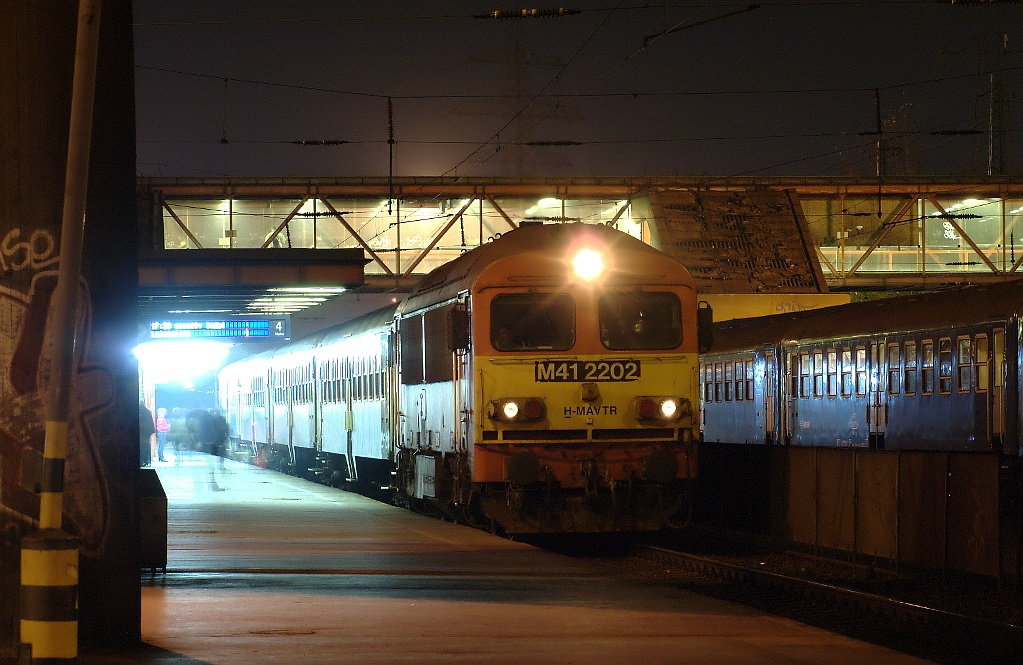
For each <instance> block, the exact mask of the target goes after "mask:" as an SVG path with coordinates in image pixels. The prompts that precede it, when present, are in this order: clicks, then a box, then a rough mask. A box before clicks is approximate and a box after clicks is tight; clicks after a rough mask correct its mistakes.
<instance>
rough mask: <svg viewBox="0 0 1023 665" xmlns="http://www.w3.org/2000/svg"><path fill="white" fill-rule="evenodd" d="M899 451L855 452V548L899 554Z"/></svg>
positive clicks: (868, 552)
mask: <svg viewBox="0 0 1023 665" xmlns="http://www.w3.org/2000/svg"><path fill="white" fill-rule="evenodd" d="M898 527H899V454H898V453H897V452H893V451H882V450H861V451H858V452H857V454H856V551H857V553H859V554H863V555H867V556H872V557H881V558H884V559H891V560H895V559H896V558H897V557H898V544H899V538H898Z"/></svg>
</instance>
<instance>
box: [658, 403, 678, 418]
mask: <svg viewBox="0 0 1023 665" xmlns="http://www.w3.org/2000/svg"><path fill="white" fill-rule="evenodd" d="M677 413H678V403H677V402H676V401H675V400H673V399H666V400H664V401H663V402H661V415H662V416H664V417H665V418H674V417H675V414H677Z"/></svg>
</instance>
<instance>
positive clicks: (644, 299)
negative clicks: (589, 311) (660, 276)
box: [598, 291, 682, 351]
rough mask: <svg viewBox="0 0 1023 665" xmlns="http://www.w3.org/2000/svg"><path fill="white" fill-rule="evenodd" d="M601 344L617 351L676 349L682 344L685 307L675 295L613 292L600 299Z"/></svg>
mask: <svg viewBox="0 0 1023 665" xmlns="http://www.w3.org/2000/svg"><path fill="white" fill-rule="evenodd" d="M598 310H599V316H600V342H601V344H603V345H604V346H605V347H606V348H608V349H611V350H614V351H624V350H634V349H661V350H668V349H676V348H678V346H679V345H680V344H681V343H682V303H681V302H680V301H679V299H678V296H677V295H675V294H674V293H665V292H658V293H647V292H643V291H624V292H615V291H612V292H609V293H605V294H603V295H602V296H600V301H599V303H598Z"/></svg>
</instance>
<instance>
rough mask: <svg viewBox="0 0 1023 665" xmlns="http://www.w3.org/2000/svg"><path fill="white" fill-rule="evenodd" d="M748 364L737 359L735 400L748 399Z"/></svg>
mask: <svg viewBox="0 0 1023 665" xmlns="http://www.w3.org/2000/svg"><path fill="white" fill-rule="evenodd" d="M745 377H746V364H745V363H744V362H743V361H742V360H741V359H739V360H736V361H735V401H736V402H742V401H745V399H746V391H745V388H746V381H745Z"/></svg>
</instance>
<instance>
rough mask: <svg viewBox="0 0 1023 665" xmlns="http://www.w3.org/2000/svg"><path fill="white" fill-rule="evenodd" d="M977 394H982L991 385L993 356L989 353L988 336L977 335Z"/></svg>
mask: <svg viewBox="0 0 1023 665" xmlns="http://www.w3.org/2000/svg"><path fill="white" fill-rule="evenodd" d="M976 344H977V392H979V393H982V392H984V391H985V390H987V389H988V386H989V385H990V383H991V368H990V365H989V363H990V361H991V356H990V353H989V351H988V345H987V335H986V334H983V335H977V342H976Z"/></svg>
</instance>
